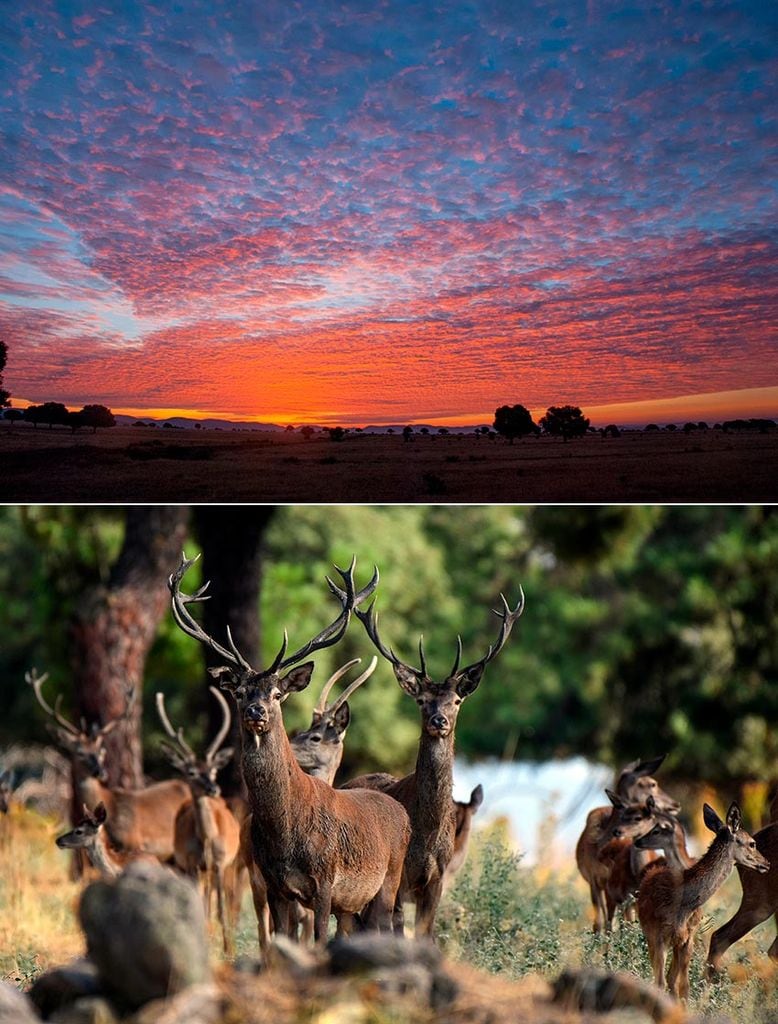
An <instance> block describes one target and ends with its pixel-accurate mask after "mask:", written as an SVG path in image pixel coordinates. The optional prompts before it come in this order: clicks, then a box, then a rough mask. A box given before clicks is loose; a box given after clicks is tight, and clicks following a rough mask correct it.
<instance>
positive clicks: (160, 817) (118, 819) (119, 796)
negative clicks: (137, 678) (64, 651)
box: [25, 669, 191, 861]
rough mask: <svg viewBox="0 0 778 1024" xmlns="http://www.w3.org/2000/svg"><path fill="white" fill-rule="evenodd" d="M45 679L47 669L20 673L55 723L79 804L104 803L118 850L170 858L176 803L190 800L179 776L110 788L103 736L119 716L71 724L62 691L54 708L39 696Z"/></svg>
mask: <svg viewBox="0 0 778 1024" xmlns="http://www.w3.org/2000/svg"><path fill="white" fill-rule="evenodd" d="M47 678H48V673H46V674H44V675H42V676H39V675H38V674H37V673H36V671H35V669H33V670H32V671H31V672H28V673H27V674H26V676H25V679H26V680H27V682H28V684H29V685H30V686H31V687H32V689H33V692H34V693H35V696H36V698H37V701H38V703H39V704H40V706H41V707H42V708H43V710H44V711H45V712H46V714H47V715H49V717H50V718H52V719H53V720H54V723H55V724H54V725H52V726H50V731H51V733H52V735H53V736H54V738H55V739H56V740H57V742H58V744H59V746H60V747H62V748H63V750H64V751H65V752H66V753H68V754H69V755H70V757H71V761H72V764H73V776H74V779H75V785H76V797H77V799H78V801H79V803H81V804H84V805H85V806H86V807H87V808H88V809H89V811H90V812H92V813H93V812H94V810H95V808H96V807H97V805H98V804H100V803H102V804H104V805H105V808H106V811H107V822H106V825H105V828H106V830H107V832H108V835H109V837H110V840H111V843H112V845H113V846H115V847H116V848H117V849H119V850H133V851H142V852H145V853H150V854H153V855H154V856H155V857H158V858H159V859H160V860H161V861H170V860H172V859H173V852H174V822H175V820H176V815H177V814H178V812H179V810H180V809H181V807H182V806H183V805H184V804H186V803H188V802H189V800H190V799H191V798H190V795H189V787H188V786H187V785H186V784H185V783H183V782H180V781H179V780H178V779H168V780H167V781H165V782H155V783H153V784H152V785H150V786H146V787H145V789H120V788H115V789H114V788H111V787H110V786H108V785H107V782H108V775H107V772H106V770H105V753H106V752H105V747H104V746H103V740H104V739H105V737H106V736H107V735H108V734H109V733H110V732H111V730H112V729H114V728H115V727H116V726H117V725H118V724H119V721H120V720H121V718H123V717H124V716H121V717H120V718H119V719H112V720H111V721H110V722H107V723H106V724H105V725H103V726H99V725H97V724H96V723H92V725H91V726H90V725H87V723H86V722H85V721H83V720H82V721H81V723H80V726H75V725H74V724H73V723H72V722H70V721H68V719H67V718H65V717H64V715H63V714H62V711H61V703H62V698H61V695H60V696H58V697H57V699H56V701H55V703H54V707H53V708H52V707H51V706H50V705H49V703H48V701H46V699H45V698H44V697H43V694H42V692H41V687H42V685H43V683H44V682H45V681H46V679H47ZM132 700H134V691H132V692H131V693H129V694H128V697H127V704H128V707H127V709H126V710H125V714H127V713H128V710H129V707H130V704H131V701H132Z"/></svg>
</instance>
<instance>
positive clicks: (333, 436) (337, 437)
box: [327, 427, 346, 441]
mask: <svg viewBox="0 0 778 1024" xmlns="http://www.w3.org/2000/svg"><path fill="white" fill-rule="evenodd" d="M327 431H328V433H329V435H330V441H342V440H343V438H344V437H345V436H346V431H345V430H344V429H343V427H328V428H327Z"/></svg>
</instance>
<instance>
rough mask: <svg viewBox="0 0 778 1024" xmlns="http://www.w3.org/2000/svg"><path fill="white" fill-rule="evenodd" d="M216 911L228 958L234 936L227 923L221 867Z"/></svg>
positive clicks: (218, 870) (217, 878)
mask: <svg viewBox="0 0 778 1024" xmlns="http://www.w3.org/2000/svg"><path fill="white" fill-rule="evenodd" d="M215 871H216V910H217V913H218V915H219V925H220V927H221V930H222V945H223V947H224V953H225V955H226V956H231V955H232V936H231V933H230V928H229V926H228V923H227V913H226V911H227V906H226V900H225V894H224V872H223V870H222V868H221V866H218V867H216V869H215Z"/></svg>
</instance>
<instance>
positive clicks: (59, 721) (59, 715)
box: [52, 693, 86, 736]
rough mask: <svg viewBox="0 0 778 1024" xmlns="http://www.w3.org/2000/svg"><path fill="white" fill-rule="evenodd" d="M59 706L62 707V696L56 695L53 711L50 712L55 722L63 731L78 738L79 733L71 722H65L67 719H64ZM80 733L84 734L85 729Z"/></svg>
mask: <svg viewBox="0 0 778 1024" xmlns="http://www.w3.org/2000/svg"><path fill="white" fill-rule="evenodd" d="M61 706H62V694H61V693H58V694H57V697H56V700H55V701H54V711H53V712H52V715H53V716H54V719H55V721H56V722H57V724H58V725H61V726H62V728H63V729H66V730H67V731H68V732H70V733H72V734H73V735H74V736H80V735H81V733H80V732H79V730H78V727H77V726H75V725H73V723H72V722H69V721H68V720H67V718H65V716H64V715H63V714H62V712H61V711H60V707H61ZM82 731H83V732H86V729H83V730H82Z"/></svg>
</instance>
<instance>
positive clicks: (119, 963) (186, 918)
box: [78, 861, 211, 1009]
mask: <svg viewBox="0 0 778 1024" xmlns="http://www.w3.org/2000/svg"><path fill="white" fill-rule="evenodd" d="M78 913H79V919H80V921H81V927H82V928H83V930H84V934H85V936H86V942H87V953H88V956H89V957H90V959H91V960H92V961H93V962H94V963H95V964H96V966H97V970H98V972H99V975H100V979H101V982H102V984H103V986H104V988H105V990H106V992H108V993H109V994H111V995H113V996H114V998H115V999H116V1000H117V1001H118V1002H119V1003H120V1004H123V1005H124V1006H127V1007H129V1008H130V1009H137V1008H138V1007H141V1006H143V1005H144V1004H145V1003H148V1002H150V1001H151V1000H152V999H160V998H163V997H165V996H168V995H172V994H175V993H176V992H180V991H181V990H183V989H185V988H187V987H188V986H189V985H197V984H200V983H203V982H207V981H210V977H211V972H210V968H209V966H208V941H207V937H206V927H205V917H204V914H203V905H202V900H201V898H200V895H199V893H198V892H197V889H196V888H195V886H194V885H193V884H192V883H191V882H190V881H188V880H187V879H185V878H182V877H181V876H180V875H176V874H174V872H173V871H171V870H170V869H169V868H165V867H163V866H162V865H160V864H152V863H149V862H146V861H142V862H138V863H135V864H132V865H130V867H129V868H127V870H126V871H125V872H124V873H123V874H121V875H119V877H118V878H116V879H112V880H110V881H102V880H101V881H98V882H93V883H92V884H91V885H90V886H88V887H87V888H86V889H85V890H84V893H83V895H82V897H81V902H80V904H79V910H78Z"/></svg>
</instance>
